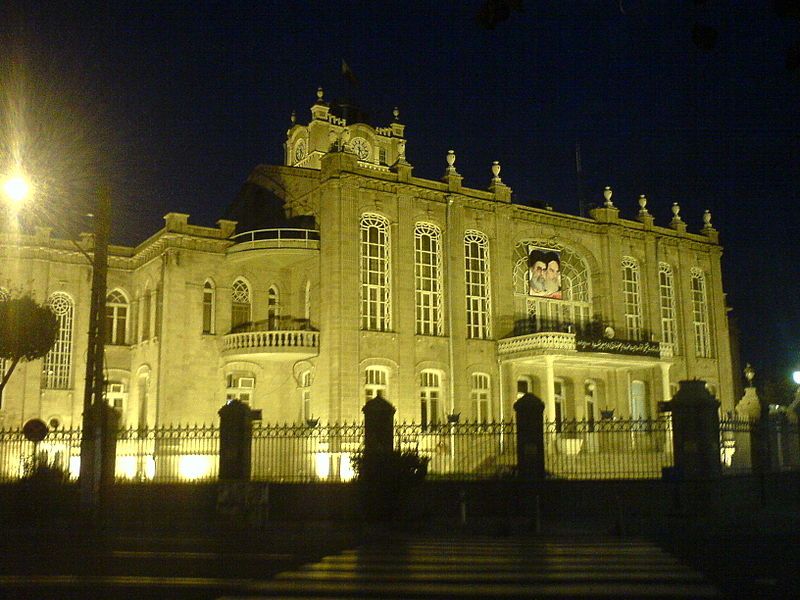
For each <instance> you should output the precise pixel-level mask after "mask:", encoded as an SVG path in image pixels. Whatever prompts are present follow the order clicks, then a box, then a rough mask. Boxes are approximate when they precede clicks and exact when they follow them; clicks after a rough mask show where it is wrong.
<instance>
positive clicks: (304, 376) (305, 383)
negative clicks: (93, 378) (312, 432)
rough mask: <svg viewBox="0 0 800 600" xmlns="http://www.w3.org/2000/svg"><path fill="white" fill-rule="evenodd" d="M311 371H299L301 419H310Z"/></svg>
mask: <svg viewBox="0 0 800 600" xmlns="http://www.w3.org/2000/svg"><path fill="white" fill-rule="evenodd" d="M311 380H312V377H311V371H303V372H302V373H300V378H299V382H300V414H301V415H302V418H303V421H308V420H309V419H311V418H312V417H311Z"/></svg>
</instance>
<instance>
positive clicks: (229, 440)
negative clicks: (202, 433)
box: [218, 400, 253, 481]
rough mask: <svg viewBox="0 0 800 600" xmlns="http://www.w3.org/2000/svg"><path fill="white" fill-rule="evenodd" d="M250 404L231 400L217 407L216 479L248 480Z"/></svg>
mask: <svg viewBox="0 0 800 600" xmlns="http://www.w3.org/2000/svg"><path fill="white" fill-rule="evenodd" d="M252 412H253V411H251V410H250V407H249V406H247V405H246V404H245V403H243V402H240V401H239V400H231V401H229V402H227V403H226V404H225V406H223V407H222V408H220V409H219V411H218V414H219V479H220V480H221V481H231V480H233V481H249V480H250V452H251V448H252V445H253V425H252V424H253V415H252Z"/></svg>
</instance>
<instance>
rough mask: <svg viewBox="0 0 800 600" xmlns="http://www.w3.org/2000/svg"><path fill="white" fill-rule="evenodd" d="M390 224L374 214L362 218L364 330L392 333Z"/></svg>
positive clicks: (362, 315) (362, 324)
mask: <svg viewBox="0 0 800 600" xmlns="http://www.w3.org/2000/svg"><path fill="white" fill-rule="evenodd" d="M390 258H391V247H390V243H389V221H388V220H387V219H386V218H384V217H382V216H380V215H374V214H365V215H363V216H362V217H361V328H362V329H367V330H372V331H389V330H390V329H391V328H392V311H391V260H390Z"/></svg>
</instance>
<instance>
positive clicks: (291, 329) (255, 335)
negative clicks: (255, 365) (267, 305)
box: [222, 319, 319, 360]
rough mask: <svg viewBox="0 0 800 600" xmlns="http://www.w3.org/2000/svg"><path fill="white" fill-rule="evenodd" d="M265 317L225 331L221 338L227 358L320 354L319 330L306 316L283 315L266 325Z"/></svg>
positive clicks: (295, 356) (292, 356) (306, 356)
mask: <svg viewBox="0 0 800 600" xmlns="http://www.w3.org/2000/svg"><path fill="white" fill-rule="evenodd" d="M266 325H267V322H266V321H259V322H256V323H247V324H245V325H243V326H239V327H237V328H236V329H235V330H233V331H231V332H230V333H228V334H226V335H225V336H224V337H223V339H222V355H223V356H224V357H225V358H229V359H232V358H239V357H244V356H248V357H251V358H255V357H269V356H272V357H276V358H277V357H281V356H283V357H286V358H292V359H293V360H299V359H302V358H311V357H312V356H316V355H317V354H319V331H314V330H312V329H311V328H310V327H309V326H308V321H307V320H305V319H291V320H290V319H280V320H278V321H277V322H276V323H273V324H272V325H274V326H276V327H277V328H269V329H267V327H266Z"/></svg>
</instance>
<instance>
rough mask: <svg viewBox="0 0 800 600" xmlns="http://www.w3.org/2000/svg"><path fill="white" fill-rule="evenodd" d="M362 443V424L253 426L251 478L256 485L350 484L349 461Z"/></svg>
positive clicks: (258, 424) (350, 466)
mask: <svg viewBox="0 0 800 600" xmlns="http://www.w3.org/2000/svg"><path fill="white" fill-rule="evenodd" d="M363 439H364V426H363V425H362V424H343V425H339V424H335V425H315V426H310V425H267V424H260V423H254V425H253V443H252V451H251V473H252V478H253V479H254V480H258V481H276V482H277V481H288V482H305V481H349V480H350V479H352V478H353V477H354V472H353V467H352V463H351V458H352V456H353V454H355V453H356V452H358V451H359V449H360V448H361V444H362V440H363Z"/></svg>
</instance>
